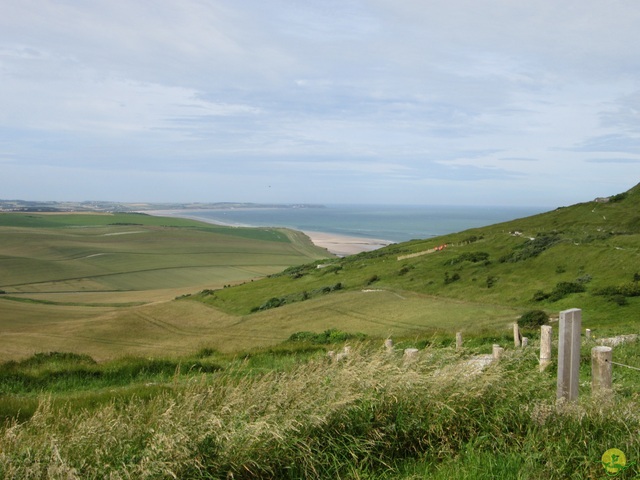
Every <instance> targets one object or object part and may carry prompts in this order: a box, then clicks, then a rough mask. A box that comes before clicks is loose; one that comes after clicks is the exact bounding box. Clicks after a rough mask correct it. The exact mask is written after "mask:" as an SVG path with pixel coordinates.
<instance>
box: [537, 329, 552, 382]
mask: <svg viewBox="0 0 640 480" xmlns="http://www.w3.org/2000/svg"><path fill="white" fill-rule="evenodd" d="M551 330H552V329H551V325H542V326H541V327H540V371H541V372H542V371H543V370H545V369H546V368H547V367H548V366H549V364H550V363H551Z"/></svg>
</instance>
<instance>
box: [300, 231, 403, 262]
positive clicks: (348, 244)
mask: <svg viewBox="0 0 640 480" xmlns="http://www.w3.org/2000/svg"><path fill="white" fill-rule="evenodd" d="M303 233H304V234H305V235H306V236H308V237H309V238H310V239H311V241H312V242H313V243H314V244H315V245H317V246H318V247H322V248H326V249H327V250H329V252H331V253H333V254H334V255H338V256H340V257H345V256H347V255H354V254H356V253H360V252H370V251H372V250H376V249H378V248H381V247H385V246H387V245H390V244H392V243H393V242H390V241H388V240H379V239H373V238H362V237H348V236H346V235H336V234H333V233H324V232H310V231H306V230H305V231H303Z"/></svg>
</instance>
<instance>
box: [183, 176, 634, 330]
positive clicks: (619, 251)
mask: <svg viewBox="0 0 640 480" xmlns="http://www.w3.org/2000/svg"><path fill="white" fill-rule="evenodd" d="M443 245H446V247H444V248H442V249H437V248H436V247H440V246H443ZM639 280H640V185H638V186H635V187H634V188H632V189H630V190H629V191H627V192H625V193H622V194H619V195H614V196H612V197H609V198H606V199H598V200H594V201H590V202H585V203H580V204H577V205H573V206H570V207H563V208H558V209H556V210H554V211H551V212H547V213H543V214H539V215H535V216H532V217H527V218H522V219H517V220H513V221H509V222H505V223H500V224H496V225H490V226H487V227H483V228H477V229H471V230H466V231H463V232H459V233H455V234H451V235H445V236H442V237H438V238H432V239H428V240H415V241H411V242H407V243H401V244H395V245H391V246H388V247H385V248H382V249H379V250H376V251H374V252H368V253H361V254H359V255H354V256H350V257H346V258H341V259H334V260H320V261H316V262H314V263H310V264H306V265H303V266H296V267H291V268H289V269H287V270H285V271H284V272H282V273H279V274H273V275H271V276H269V278H266V279H264V280H260V281H257V282H253V283H251V284H245V285H241V286H236V287H233V288H229V289H224V290H218V291H215V292H206V293H204V294H203V293H201V294H199V295H196V296H194V297H192V299H193V298H195V299H197V300H199V301H201V302H204V303H206V304H207V305H211V306H213V307H216V308H218V309H221V310H223V311H225V312H227V313H229V314H234V315H244V316H247V315H256V313H255V312H260V313H263V312H266V311H268V310H273V309H277V310H278V311H279V312H280V313H279V315H280V316H282V315H286V313H285V312H286V311H287V310H288V309H292V308H295V307H293V305H294V304H298V303H299V302H309V301H311V302H312V303H313V302H319V301H320V300H319V299H322V300H321V301H322V305H323V306H324V308H331V306H330V305H331V303H332V302H335V303H336V304H339V303H340V302H341V299H342V298H343V297H345V296H348V295H352V296H353V295H355V293H356V292H358V293H373V292H372V291H376V290H384V291H387V292H393V293H395V294H396V295H398V296H408V294H409V293H411V294H417V295H422V296H423V297H422V298H423V299H424V301H425V311H426V310H428V307H427V306H426V305H428V304H429V302H433V303H438V302H442V301H455V302H464V303H473V304H475V305H476V308H478V310H479V311H480V310H481V308H480V307H479V306H480V305H483V306H485V307H487V306H496V307H497V306H500V307H503V308H511V309H516V310H517V311H525V310H528V309H543V310H545V311H547V312H548V313H550V314H555V313H557V312H558V311H560V310H564V309H567V308H573V307H576V308H582V309H583V311H584V314H583V319H584V320H583V321H584V323H585V325H586V326H588V327H591V328H601V329H604V330H607V329H615V330H618V329H625V328H626V329H628V328H635V327H636V324H635V322H636V321H637V318H638V314H639V313H640V298H639V296H640V286H639ZM329 298H332V299H333V300H329ZM355 298H357V296H356V297H354V299H352V300H350V304H351V305H353V310H352V312H351V314H352V316H354V315H357V314H358V309H359V308H363V307H362V306H361V305H360V304H359V302H358V301H357V300H355ZM369 298H370V299H372V298H374V295H369ZM436 300H437V302H436ZM364 303H366V302H364ZM374 303H375V301H374ZM407 303H409V302H407ZM377 308H378V306H377V305H376V306H375V307H374V308H373V310H374V311H375V310H376V309H377ZM394 308H396V309H401V308H402V306H401V305H395V307H394ZM412 308H415V307H412ZM412 308H410V309H409V310H411V309H412ZM461 310H464V309H461ZM360 311H361V312H362V313H365V311H363V310H360ZM252 312H254V313H252ZM407 314H408V315H411V312H407ZM373 315H374V316H375V313H373ZM449 315H450V316H448V317H447V318H449V320H450V321H449V322H448V324H447V325H446V326H447V327H454V326H455V327H457V328H465V327H466V328H469V327H471V326H472V325H470V323H466V324H465V323H463V322H460V321H456V318H455V317H456V313H455V311H452V312H449ZM462 315H463V316H467V315H468V314H467V313H466V312H464V313H462ZM274 316H275V314H274ZM394 316H395V317H396V319H398V320H399V321H401V320H400V318H399V317H403V315H402V313H396V314H395V315H394ZM480 316H482V315H480ZM307 318H308V321H309V323H310V324H314V323H315V322H314V321H313V320H314V316H313V314H311V315H310V316H308V317H307ZM467 318H468V317H467ZM471 322H473V320H471ZM342 325H343V327H344V323H342ZM347 326H348V324H347ZM413 326H414V327H415V328H420V326H423V327H425V328H427V329H434V328H435V327H436V325H434V322H429V321H425V322H423V323H422V324H421V323H420V322H415V324H414V325H413ZM436 329H437V328H436Z"/></svg>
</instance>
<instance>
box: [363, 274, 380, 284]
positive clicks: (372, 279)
mask: <svg viewBox="0 0 640 480" xmlns="http://www.w3.org/2000/svg"><path fill="white" fill-rule="evenodd" d="M378 280H380V277H379V276H378V275H372V276H370V277H369V279H368V280H367V282H366V284H367V285H371V284H372V283H376V282H377V281H378Z"/></svg>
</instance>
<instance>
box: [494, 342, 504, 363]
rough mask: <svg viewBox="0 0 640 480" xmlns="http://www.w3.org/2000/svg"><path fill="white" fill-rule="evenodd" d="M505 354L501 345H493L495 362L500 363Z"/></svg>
mask: <svg viewBox="0 0 640 480" xmlns="http://www.w3.org/2000/svg"><path fill="white" fill-rule="evenodd" d="M503 352H504V348H502V347H501V346H500V345H497V344H494V345H493V360H494V361H496V362H497V361H499V360H500V357H502V354H503Z"/></svg>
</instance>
